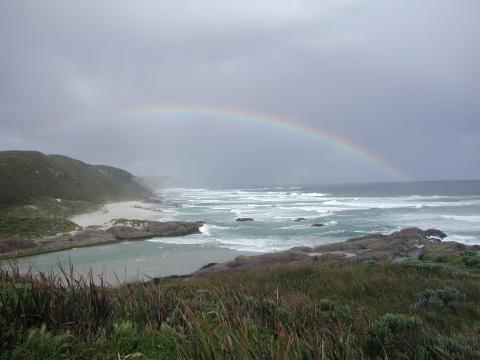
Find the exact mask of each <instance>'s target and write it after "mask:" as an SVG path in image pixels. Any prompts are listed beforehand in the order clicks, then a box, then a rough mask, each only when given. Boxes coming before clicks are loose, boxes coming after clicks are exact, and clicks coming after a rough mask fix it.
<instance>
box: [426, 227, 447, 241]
mask: <svg viewBox="0 0 480 360" xmlns="http://www.w3.org/2000/svg"><path fill="white" fill-rule="evenodd" d="M423 233H424V234H425V236H426V237H428V238H430V237H433V238H438V239H444V238H446V237H447V234H445V233H444V232H443V231H440V230H437V229H428V230H425V231H424V232H423Z"/></svg>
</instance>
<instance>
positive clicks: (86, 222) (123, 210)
mask: <svg viewBox="0 0 480 360" xmlns="http://www.w3.org/2000/svg"><path fill="white" fill-rule="evenodd" d="M161 217H162V213H161V212H160V211H158V210H157V211H155V210H153V208H152V204H147V203H143V202H141V201H124V202H117V203H110V204H105V205H104V206H103V208H102V209H100V210H99V211H95V212H91V213H86V214H81V215H76V216H74V217H72V218H70V220H71V221H73V222H74V223H76V224H78V225H80V226H83V227H85V226H90V225H103V224H105V223H107V222H109V221H111V220H113V219H135V220H159V219H160V218H161Z"/></svg>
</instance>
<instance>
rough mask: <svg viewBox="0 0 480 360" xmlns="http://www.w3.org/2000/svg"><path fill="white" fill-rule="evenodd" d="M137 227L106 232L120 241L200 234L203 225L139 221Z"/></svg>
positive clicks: (183, 222)
mask: <svg viewBox="0 0 480 360" xmlns="http://www.w3.org/2000/svg"><path fill="white" fill-rule="evenodd" d="M140 223H141V224H140V225H139V226H135V227H134V226H127V225H115V226H112V227H111V228H110V229H108V231H109V232H110V233H111V234H113V235H114V236H115V237H116V238H117V239H120V240H136V239H148V238H152V237H167V236H184V235H190V234H198V233H200V227H201V226H202V225H203V223H196V222H195V223H192V222H186V221H162V222H160V221H141V222H140Z"/></svg>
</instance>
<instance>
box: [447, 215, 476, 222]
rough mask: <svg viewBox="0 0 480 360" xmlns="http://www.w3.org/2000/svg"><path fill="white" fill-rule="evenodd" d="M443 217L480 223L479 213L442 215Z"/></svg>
mask: <svg viewBox="0 0 480 360" xmlns="http://www.w3.org/2000/svg"><path fill="white" fill-rule="evenodd" d="M442 218H444V219H451V220H457V221H467V222H474V223H480V216H477V215H442Z"/></svg>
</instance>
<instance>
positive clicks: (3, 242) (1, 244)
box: [0, 237, 35, 254]
mask: <svg viewBox="0 0 480 360" xmlns="http://www.w3.org/2000/svg"><path fill="white" fill-rule="evenodd" d="M33 247H35V244H34V243H33V242H32V241H30V240H24V239H19V238H16V237H9V238H2V239H0V254H2V253H8V252H13V251H18V250H26V249H31V248H33Z"/></svg>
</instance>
